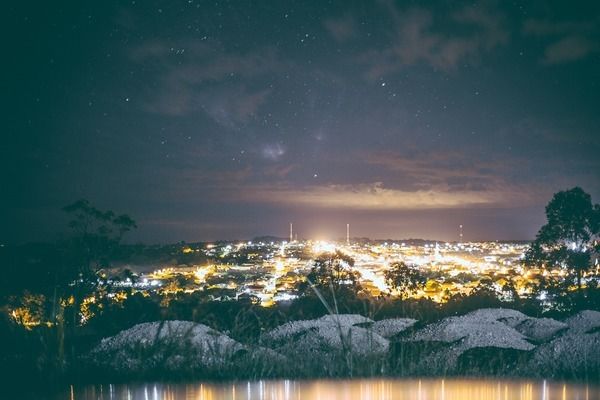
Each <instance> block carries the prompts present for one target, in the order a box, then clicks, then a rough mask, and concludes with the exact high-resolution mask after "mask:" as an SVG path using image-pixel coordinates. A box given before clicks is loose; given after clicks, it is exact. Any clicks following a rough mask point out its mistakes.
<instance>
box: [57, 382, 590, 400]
mask: <svg viewBox="0 0 600 400" xmlns="http://www.w3.org/2000/svg"><path fill="white" fill-rule="evenodd" d="M61 399H71V400H121V399H124V400H138V399H140V400H179V399H185V400H251V399H254V400H262V399H264V400H387V399H394V400H396V399H397V400H473V399H477V400H534V399H535V400H600V387H598V386H588V385H582V384H571V383H567V384H563V383H554V382H546V381H495V380H464V379H462V380H461V379H445V380H444V379H438V380H431V379H423V380H419V379H402V380H396V379H356V380H306V381H294V380H277V381H252V382H234V383H193V384H159V383H156V384H154V383H149V384H130V385H95V386H85V387H81V388H78V387H71V388H70V390H69V392H68V393H67V394H66V395H65V396H64V397H61Z"/></svg>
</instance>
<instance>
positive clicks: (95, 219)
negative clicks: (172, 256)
mask: <svg viewBox="0 0 600 400" xmlns="http://www.w3.org/2000/svg"><path fill="white" fill-rule="evenodd" d="M63 210H64V211H65V212H66V213H67V214H69V216H70V218H71V220H70V221H69V228H71V235H70V237H69V240H68V246H67V251H66V258H67V261H66V262H67V264H68V265H67V270H68V271H69V272H70V281H69V284H71V283H72V282H74V284H71V287H72V291H71V295H72V296H73V303H74V310H75V312H74V318H76V317H77V314H78V308H79V305H80V302H81V300H82V299H83V296H85V295H86V294H88V293H89V292H90V291H91V290H93V289H94V287H95V286H96V283H97V279H98V276H97V274H98V272H99V271H100V270H101V269H103V268H107V267H109V266H110V263H111V261H112V260H114V259H115V258H117V257H118V256H119V255H120V254H119V252H120V251H121V249H122V247H121V240H122V239H123V236H124V235H125V234H126V233H127V232H129V231H131V230H132V229H135V228H136V227H137V226H136V223H135V221H134V220H133V219H131V217H129V216H128V215H126V214H121V215H116V214H115V213H114V212H113V211H110V210H109V211H102V210H99V209H97V208H96V207H94V206H92V205H91V204H90V203H89V202H88V201H87V200H83V199H82V200H78V201H76V202H74V203H72V204H70V205H68V206H66V207H64V208H63Z"/></svg>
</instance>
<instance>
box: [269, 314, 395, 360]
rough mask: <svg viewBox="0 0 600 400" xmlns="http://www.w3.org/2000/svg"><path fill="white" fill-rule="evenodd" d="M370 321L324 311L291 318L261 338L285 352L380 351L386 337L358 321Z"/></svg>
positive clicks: (369, 352)
mask: <svg viewBox="0 0 600 400" xmlns="http://www.w3.org/2000/svg"><path fill="white" fill-rule="evenodd" d="M366 323H373V321H372V320H370V319H369V318H366V317H363V316H361V315H357V314H339V315H326V316H323V317H321V318H319V319H314V320H304V321H292V322H288V323H286V324H283V325H281V326H279V327H277V328H275V329H274V330H272V331H270V332H268V333H267V334H265V335H264V337H263V339H264V340H265V341H266V342H268V343H270V344H271V345H272V346H274V347H275V348H276V349H279V350H281V351H283V352H284V353H286V354H288V353H297V352H315V351H316V352H322V351H327V350H338V351H347V352H352V353H357V354H371V353H383V352H385V351H386V350H387V348H388V341H387V339H385V338H383V337H382V336H380V335H379V334H377V333H375V332H372V331H371V330H369V329H368V328H364V327H360V326H356V325H358V324H366Z"/></svg>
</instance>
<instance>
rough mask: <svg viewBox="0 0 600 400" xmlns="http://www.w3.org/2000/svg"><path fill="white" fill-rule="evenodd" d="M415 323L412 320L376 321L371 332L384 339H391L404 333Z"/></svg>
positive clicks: (392, 319) (414, 320)
mask: <svg viewBox="0 0 600 400" xmlns="http://www.w3.org/2000/svg"><path fill="white" fill-rule="evenodd" d="M416 322H417V320H416V319H412V318H390V319H382V320H381V321H376V322H375V323H373V325H372V326H371V330H372V331H373V332H375V333H377V334H378V335H380V336H382V337H384V338H387V339H389V338H391V337H393V336H396V335H397V334H399V333H400V332H403V331H405V330H406V329H408V328H410V327H411V326H413V325H414V324H415V323H416Z"/></svg>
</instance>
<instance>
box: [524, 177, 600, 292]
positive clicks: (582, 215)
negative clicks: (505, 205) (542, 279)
mask: <svg viewBox="0 0 600 400" xmlns="http://www.w3.org/2000/svg"><path fill="white" fill-rule="evenodd" d="M546 218H547V223H546V224H545V225H544V226H542V228H541V229H540V230H539V232H538V233H537V236H536V239H535V241H534V242H533V243H532V244H531V246H530V247H529V249H528V250H527V252H526V255H525V263H526V264H528V265H536V266H541V265H544V266H546V267H552V268H562V269H564V270H566V271H567V272H568V274H569V276H570V277H571V278H572V279H573V280H575V281H576V282H577V286H578V287H579V289H581V284H582V276H583V273H584V272H585V271H587V270H588V269H589V267H590V266H591V265H592V262H593V260H594V259H596V258H597V257H598V252H599V251H600V245H599V243H598V235H599V233H600V232H599V229H600V206H599V205H598V204H595V205H593V204H592V200H591V197H590V195H589V194H587V193H586V192H584V191H583V190H582V189H581V188H579V187H575V188H573V189H570V190H566V191H561V192H558V193H556V194H555V195H554V197H553V198H552V200H550V202H549V203H548V205H547V206H546Z"/></svg>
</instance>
